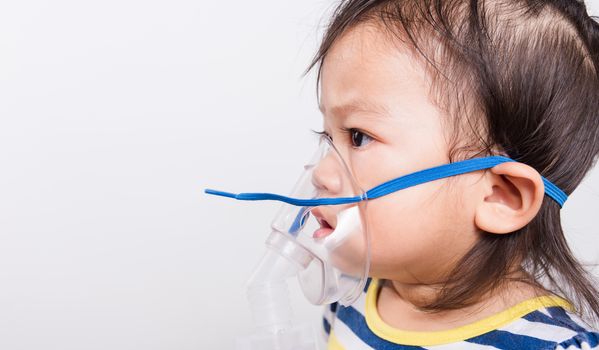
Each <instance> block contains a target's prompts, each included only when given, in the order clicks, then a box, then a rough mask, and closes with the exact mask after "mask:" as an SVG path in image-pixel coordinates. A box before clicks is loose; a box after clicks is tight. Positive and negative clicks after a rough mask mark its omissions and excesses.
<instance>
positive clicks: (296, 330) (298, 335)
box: [237, 230, 318, 350]
mask: <svg viewBox="0 0 599 350" xmlns="http://www.w3.org/2000/svg"><path fill="white" fill-rule="evenodd" d="M302 250H303V249H302V248H301V247H299V246H297V245H296V244H295V243H293V242H292V240H290V238H288V237H287V235H286V234H285V233H282V232H279V231H276V230H273V231H272V233H271V234H270V236H269V237H268V239H267V241H266V252H265V254H264V256H263V257H262V259H261V261H260V263H259V264H258V266H257V267H256V269H255V270H254V273H253V274H252V277H251V278H250V280H249V281H248V283H247V299H248V302H249V306H250V310H251V313H252V318H253V321H254V333H253V334H252V335H250V336H249V337H245V338H243V339H239V340H238V342H237V350H258V349H260V350H291V349H297V350H316V349H318V347H317V344H316V339H315V336H314V334H313V333H312V332H311V328H309V327H302V326H299V325H296V324H294V322H293V319H294V317H293V312H292V307H291V300H290V297H289V289H288V284H287V283H288V280H289V278H293V277H297V275H298V273H299V271H301V270H302V269H304V268H305V266H306V265H307V263H309V259H310V258H309V257H308V256H307V255H305V254H304V253H305V252H302Z"/></svg>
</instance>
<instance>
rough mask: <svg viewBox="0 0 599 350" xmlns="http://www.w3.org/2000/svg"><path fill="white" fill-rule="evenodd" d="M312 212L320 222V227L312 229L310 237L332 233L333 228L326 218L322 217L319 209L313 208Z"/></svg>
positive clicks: (322, 236) (315, 237) (320, 236)
mask: <svg viewBox="0 0 599 350" xmlns="http://www.w3.org/2000/svg"><path fill="white" fill-rule="evenodd" d="M312 214H313V215H314V217H315V218H316V220H317V221H318V223H319V224H320V228H318V229H316V230H315V231H314V233H313V234H312V238H314V239H321V238H324V237H326V236H328V235H330V234H331V233H333V231H334V230H335V229H334V228H333V227H332V226H331V224H329V222H328V221H327V220H325V219H324V216H323V215H322V213H321V212H320V210H319V209H314V210H313V211H312Z"/></svg>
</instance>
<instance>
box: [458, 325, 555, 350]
mask: <svg viewBox="0 0 599 350" xmlns="http://www.w3.org/2000/svg"><path fill="white" fill-rule="evenodd" d="M465 341H467V342H469V343H475V344H482V345H490V346H494V347H496V348H498V349H502V350H520V349H553V348H554V346H555V342H553V341H548V340H542V339H539V338H535V337H530V336H527V335H521V334H514V333H510V332H507V331H499V330H494V331H491V332H488V333H485V334H482V335H479V336H476V337H473V338H470V339H466V340H465Z"/></svg>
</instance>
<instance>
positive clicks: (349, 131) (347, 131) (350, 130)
mask: <svg viewBox="0 0 599 350" xmlns="http://www.w3.org/2000/svg"><path fill="white" fill-rule="evenodd" d="M341 131H342V132H343V133H344V134H346V135H348V136H349V139H350V140H349V141H350V143H351V145H352V147H353V148H356V149H358V148H362V147H364V146H356V145H354V139H353V136H354V133H359V134H361V135H362V137H366V138H368V139H370V140H371V141H370V142H372V141H374V139H373V138H372V137H371V136H370V135H368V134H366V133H365V132H363V131H362V130H360V129H356V128H344V127H342V128H341ZM312 132H314V133H315V134H317V135H320V136H321V137H323V136H324V137H326V138H328V139H329V140H331V141H333V138H332V137H331V135H329V134H328V133H327V132H326V131H316V130H312ZM370 142H368V143H370Z"/></svg>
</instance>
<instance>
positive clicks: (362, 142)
mask: <svg viewBox="0 0 599 350" xmlns="http://www.w3.org/2000/svg"><path fill="white" fill-rule="evenodd" d="M347 132H348V133H349V135H350V138H351V143H352V145H353V146H354V147H356V148H360V147H362V146H366V145H367V144H369V143H370V142H372V141H374V140H373V139H372V137H370V136H368V135H366V134H365V133H363V132H362V131H360V130H358V129H354V128H351V129H347Z"/></svg>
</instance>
